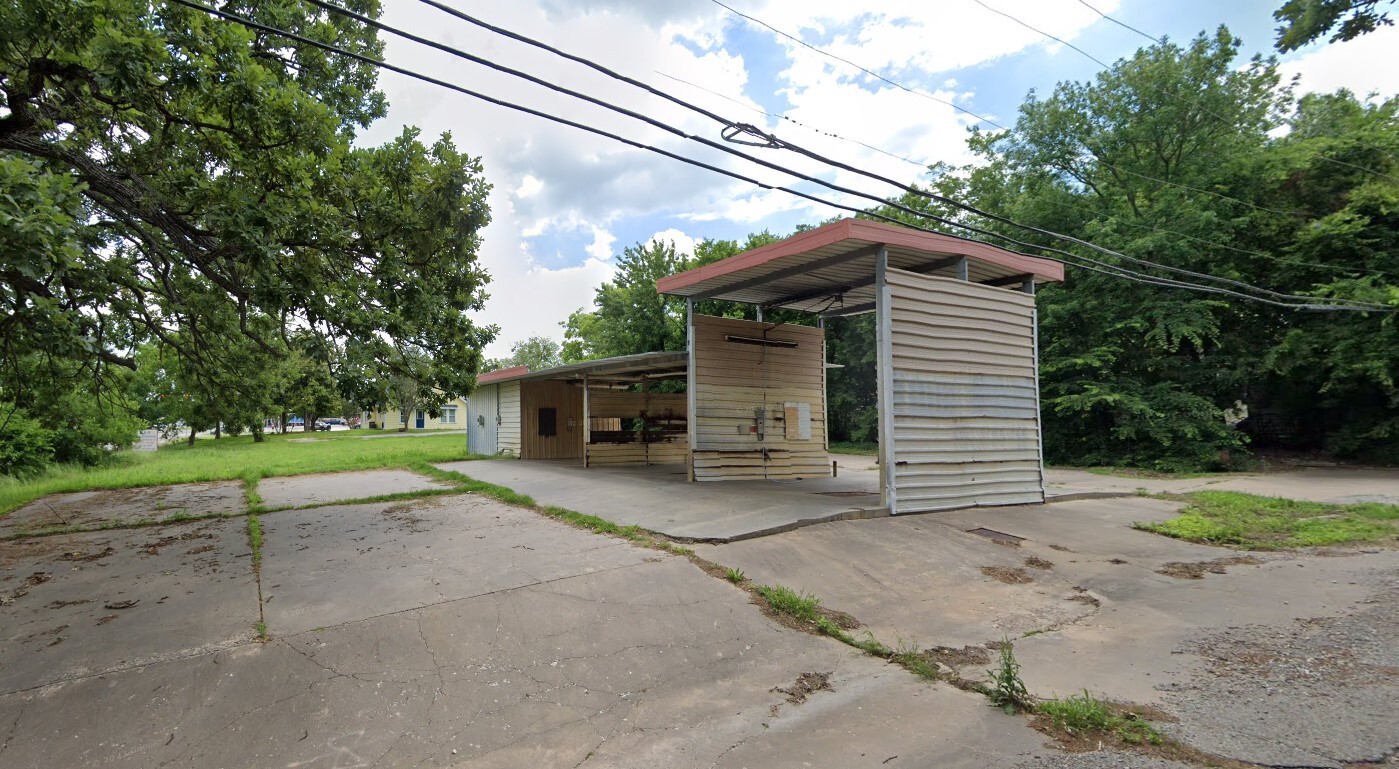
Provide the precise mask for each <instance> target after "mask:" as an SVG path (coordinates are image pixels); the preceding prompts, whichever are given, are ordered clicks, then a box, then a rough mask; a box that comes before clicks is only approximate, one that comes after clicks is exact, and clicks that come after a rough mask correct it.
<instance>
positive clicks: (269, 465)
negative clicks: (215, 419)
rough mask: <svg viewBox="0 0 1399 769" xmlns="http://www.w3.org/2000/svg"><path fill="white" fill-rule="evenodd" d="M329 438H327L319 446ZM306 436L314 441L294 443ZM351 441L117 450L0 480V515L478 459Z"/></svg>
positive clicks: (448, 445) (445, 442) (418, 442)
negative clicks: (103, 496)
mask: <svg viewBox="0 0 1399 769" xmlns="http://www.w3.org/2000/svg"><path fill="white" fill-rule="evenodd" d="M353 432H354V433H358V432H360V431H358V430H356V431H353ZM328 435H333V436H334V437H333V438H328V439H325V440H322V438H324V437H325V436H328ZM313 437H314V438H316V439H317V440H316V441H314V442H293V441H296V440H297V439H300V438H313ZM358 437H359V436H358V435H355V434H352V433H351V431H342V432H340V433H315V434H310V433H291V434H287V435H269V436H267V439H266V440H265V441H264V442H263V443H254V442H253V440H252V437H251V436H239V437H236V438H220V439H219V440H199V441H195V444H194V445H193V446H188V445H185V444H183V443H180V444H170V445H167V446H162V447H161V448H160V450H159V451H156V452H151V453H141V452H133V451H123V452H119V453H117V454H115V455H113V457H112V458H111V460H110V461H109V462H108V463H107V464H106V465H103V466H101V467H94V468H80V467H71V466H60V467H55V468H51V469H50V470H49V471H47V472H45V473H43V474H41V475H38V476H35V477H33V478H27V479H24V480H20V479H15V478H0V515H4V514H6V513H8V512H10V511H11V510H14V509H16V508H18V507H22V506H23V505H25V504H28V503H29V502H32V501H33V500H35V499H38V498H39V497H42V496H46V495H48V494H60V493H65V492H74V491H91V490H93V489H126V488H134V487H138V486H166V485H170V484H175V483H202V482H206V481H227V480H239V479H242V480H243V481H244V483H245V484H247V483H248V482H249V479H257V478H270V477H275V476H283V475H306V474H308V473H325V472H341V471H345V470H375V469H379V468H386V467H414V468H415V469H417V468H418V467H421V466H423V465H428V466H430V465H429V463H432V462H452V461H457V460H463V459H481V458H483V457H477V456H473V455H470V454H467V452H466V441H465V439H464V437H463V436H461V435H429V436H422V437H406V436H405V437H390V438H376V439H373V440H354V439H355V438H358ZM434 469H435V468H434ZM249 502H250V503H251V502H252V499H251V498H250V499H249Z"/></svg>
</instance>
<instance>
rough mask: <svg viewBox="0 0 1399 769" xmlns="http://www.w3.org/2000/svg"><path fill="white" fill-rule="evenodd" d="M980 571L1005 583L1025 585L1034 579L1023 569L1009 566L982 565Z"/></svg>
mask: <svg viewBox="0 0 1399 769" xmlns="http://www.w3.org/2000/svg"><path fill="white" fill-rule="evenodd" d="M981 573H982V574H985V575H986V576H988V577H990V578H991V579H994V580H997V581H999V582H1004V583H1006V584H1007V585H1025V584H1028V583H1031V582H1034V581H1035V578H1034V577H1031V576H1030V575H1029V573H1028V572H1026V571H1025V570H1024V569H1015V568H1011V567H1009V566H982V567H981Z"/></svg>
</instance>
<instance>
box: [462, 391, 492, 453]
mask: <svg viewBox="0 0 1399 769" xmlns="http://www.w3.org/2000/svg"><path fill="white" fill-rule="evenodd" d="M499 394H500V385H498V384H484V385H479V386H478V387H477V388H476V389H475V390H473V391H472V392H471V397H470V398H468V399H467V402H466V450H467V451H470V452H471V453H473V454H494V453H496V452H497V451H498V450H499V448H498V446H497V445H496V427H497V425H496V421H497V420H496V417H497V416H498V415H499V410H498V406H499V403H500V401H499V399H498V397H497V396H498V395H499Z"/></svg>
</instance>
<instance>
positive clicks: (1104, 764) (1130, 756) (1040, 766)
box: [1014, 750, 1198, 769]
mask: <svg viewBox="0 0 1399 769" xmlns="http://www.w3.org/2000/svg"><path fill="white" fill-rule="evenodd" d="M1014 769H1198V767H1195V766H1192V765H1191V764H1182V763H1181V762H1179V761H1167V760H1165V759H1161V758H1153V757H1151V756H1143V755H1139V754H1136V753H1120V752H1118V751H1115V750H1102V751H1097V752H1094V753H1055V754H1052V755H1048V756H1037V757H1035V758H1032V759H1030V760H1029V761H1025V762H1023V763H1019V764H1016V765H1015V767H1014Z"/></svg>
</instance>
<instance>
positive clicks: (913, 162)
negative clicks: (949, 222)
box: [655, 70, 930, 169]
mask: <svg viewBox="0 0 1399 769" xmlns="http://www.w3.org/2000/svg"><path fill="white" fill-rule="evenodd" d="M655 73H656V74H657V75H660V76H661V77H663V78H666V79H667V80H674V81H675V82H677V83H682V84H684V85H688V86H690V87H691V88H695V89H698V90H701V91H704V92H705V93H708V94H712V95H714V96H718V97H719V98H720V99H725V100H727V101H731V102H733V103H734V104H737V105H738V106H740V107H743V108H744V109H750V110H753V111H754V112H757V113H759V114H763V115H767V116H768V117H770V118H773V119H775V120H785V121H787V122H788V123H791V124H793V125H799V126H801V127H802V128H805V129H806V130H808V131H812V132H814V133H818V134H821V135H822V136H829V137H831V138H832V139H840V140H841V141H844V142H850V143H851V144H858V145H860V146H861V147H864V148H865V149H868V150H873V151H875V152H878V153H879V154H881V155H887V156H889V157H891V158H893V159H895V160H902V161H903V162H905V163H908V164H909V165H913V166H918V167H919V168H922V169H926V168H927V167H928V166H929V165H930V164H929V163H928V162H926V161H920V160H914V159H913V158H909V157H904V156H903V155H899V154H897V153H893V152H890V151H888V150H883V149H880V148H879V147H876V146H874V145H873V144H866V143H865V142H862V141H860V140H859V139H850V138H847V137H844V136H841V135H840V134H837V133H832V132H831V131H827V130H825V129H822V128H817V127H816V126H813V125H807V124H806V123H803V122H801V121H800V120H797V119H796V118H791V117H788V116H786V115H780V114H778V113H775V112H768V111H767V110H765V109H763V108H761V107H754V106H753V105H752V104H749V103H747V102H745V101H743V100H742V99H735V98H734V97H732V96H728V95H725V94H722V93H719V92H718V91H715V90H713V89H710V88H705V87H704V86H702V85H699V84H698V83H691V82H690V81H688V80H686V79H684V78H679V77H676V76H674V75H667V74H666V73H664V72H662V71H660V70H655Z"/></svg>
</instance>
